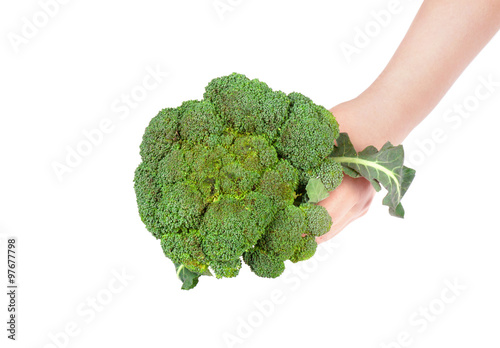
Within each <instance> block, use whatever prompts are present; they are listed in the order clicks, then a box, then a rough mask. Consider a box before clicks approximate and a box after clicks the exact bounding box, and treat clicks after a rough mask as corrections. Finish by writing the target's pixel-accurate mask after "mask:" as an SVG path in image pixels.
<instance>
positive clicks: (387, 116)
mask: <svg viewBox="0 0 500 348" xmlns="http://www.w3.org/2000/svg"><path fill="white" fill-rule="evenodd" d="M499 29H500V0H425V1H424V2H423V4H422V6H421V7H420V10H419V12H418V14H417V16H416V17H415V19H414V21H413V23H412V25H411V27H410V29H409V30H408V32H407V34H406V36H405V38H404V39H403V41H402V42H401V44H400V46H399V47H398V49H397V51H396V52H395V54H394V56H393V57H392V59H391V60H390V61H389V63H388V64H387V66H386V68H385V69H384V71H383V72H382V73H381V74H380V75H379V77H378V78H377V79H376V80H375V81H374V82H373V83H372V85H371V86H370V87H368V88H367V89H366V90H365V91H364V92H363V93H361V95H359V96H358V97H357V98H355V99H353V100H350V101H348V102H345V103H342V104H340V105H337V106H335V107H333V108H332V109H331V110H330V111H331V112H332V113H333V114H334V115H335V117H336V118H337V120H338V122H339V124H340V125H341V129H340V131H341V132H347V133H348V134H349V137H350V139H351V141H352V143H353V145H354V147H355V148H356V150H357V151H361V150H363V149H364V148H365V147H367V146H369V145H373V146H375V147H377V148H381V147H382V146H383V144H384V143H385V142H387V141H390V142H391V143H393V144H395V145H396V144H400V143H401V142H402V141H403V140H404V139H405V138H406V136H407V135H408V134H409V133H410V132H411V130H412V129H413V128H415V127H416V126H417V125H418V124H419V123H420V122H421V121H422V120H423V119H424V118H425V117H426V116H427V115H428V114H429V113H430V112H431V111H432V110H433V109H434V107H435V106H436V105H437V104H438V103H439V101H440V100H441V98H442V97H443V96H444V95H445V94H446V92H447V91H448V90H449V89H450V87H451V86H452V85H453V83H454V82H455V81H456V79H457V78H458V77H459V76H460V74H461V73H462V72H463V71H464V69H465V68H466V67H467V66H468V65H469V63H470V62H471V61H472V60H473V59H474V57H476V55H477V54H478V53H479V52H480V51H481V50H482V48H483V47H484V46H485V45H486V44H487V43H488V42H489V41H490V39H491V38H492V37H493V36H494V35H495V33H496V32H497V31H498V30H499ZM374 195H375V190H374V189H373V188H372V186H371V184H370V183H369V182H368V181H367V180H365V179H363V178H359V179H352V178H350V177H347V176H346V177H344V181H343V182H342V184H341V185H340V186H339V187H338V188H337V189H336V190H335V191H333V192H331V193H330V196H329V197H328V198H327V199H325V200H323V201H322V202H320V203H319V204H320V205H322V206H324V207H325V208H326V209H327V210H328V212H329V213H330V215H331V216H332V220H333V225H332V228H331V230H330V232H328V233H327V234H325V235H323V236H321V237H318V238H317V239H316V241H317V242H318V243H323V242H325V241H327V240H329V239H331V238H333V237H334V236H335V235H337V234H338V233H339V232H340V231H342V230H343V229H344V228H345V227H346V226H347V225H349V224H350V223H351V222H352V221H354V220H356V219H358V218H359V217H361V216H363V215H365V214H366V212H367V211H368V209H369V207H370V204H371V201H372V199H373V197H374Z"/></svg>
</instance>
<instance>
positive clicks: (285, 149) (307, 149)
mask: <svg viewBox="0 0 500 348" xmlns="http://www.w3.org/2000/svg"><path fill="white" fill-rule="evenodd" d="M288 97H289V99H290V101H291V106H290V114H289V117H288V119H287V120H286V122H285V123H284V125H283V129H282V131H281V136H280V138H279V141H278V150H279V154H280V155H281V156H283V157H284V158H287V159H289V160H290V162H291V163H292V164H293V165H294V166H295V167H297V168H300V169H302V170H308V169H311V168H314V167H317V166H319V165H320V164H321V162H322V161H323V160H324V159H325V158H326V157H327V156H328V155H329V154H330V153H331V152H332V149H333V147H334V145H335V139H336V138H337V137H338V135H339V125H338V123H337V121H336V120H335V117H333V115H332V113H331V112H330V111H328V110H327V109H325V108H324V107H322V106H319V105H316V104H314V103H313V102H312V101H311V99H309V98H307V97H305V96H303V95H302V94H300V93H291V94H290V95H289V96H288Z"/></svg>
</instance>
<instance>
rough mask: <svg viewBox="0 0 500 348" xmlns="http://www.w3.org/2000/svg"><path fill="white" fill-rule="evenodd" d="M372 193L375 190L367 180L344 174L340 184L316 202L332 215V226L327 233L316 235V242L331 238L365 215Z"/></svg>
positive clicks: (373, 193)
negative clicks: (323, 198)
mask: <svg viewBox="0 0 500 348" xmlns="http://www.w3.org/2000/svg"><path fill="white" fill-rule="evenodd" d="M374 195H375V190H374V189H373V187H372V185H371V184H370V183H369V182H368V181H367V180H365V179H353V178H351V177H348V176H345V177H344V180H343V182H342V184H341V185H340V186H339V187H338V188H337V189H336V190H335V191H333V192H331V193H330V196H329V197H328V198H326V199H325V200H323V201H321V202H320V203H318V204H319V205H321V206H323V207H325V208H326V210H327V211H328V213H329V214H330V216H331V217H332V227H331V229H330V231H329V232H328V233H326V234H325V235H323V236H321V237H317V238H316V242H317V243H318V244H320V243H324V242H326V241H328V240H330V239H332V238H333V237H335V236H336V235H337V234H339V233H340V232H341V231H342V230H343V229H344V228H345V227H346V226H347V225H349V224H350V223H351V222H353V221H354V220H356V219H358V218H359V217H361V216H363V215H365V214H366V213H367V212H368V208H369V207H370V204H371V202H372V200H373V197H374Z"/></svg>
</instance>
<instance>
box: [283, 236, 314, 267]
mask: <svg viewBox="0 0 500 348" xmlns="http://www.w3.org/2000/svg"><path fill="white" fill-rule="evenodd" d="M317 247H318V243H316V239H315V238H314V236H311V235H308V236H305V237H302V239H301V240H300V242H299V244H298V245H297V247H296V249H295V252H294V254H293V256H292V257H290V261H292V262H294V263H297V262H299V261H305V260H307V259H310V258H311V257H313V255H314V253H315V252H316V249H317Z"/></svg>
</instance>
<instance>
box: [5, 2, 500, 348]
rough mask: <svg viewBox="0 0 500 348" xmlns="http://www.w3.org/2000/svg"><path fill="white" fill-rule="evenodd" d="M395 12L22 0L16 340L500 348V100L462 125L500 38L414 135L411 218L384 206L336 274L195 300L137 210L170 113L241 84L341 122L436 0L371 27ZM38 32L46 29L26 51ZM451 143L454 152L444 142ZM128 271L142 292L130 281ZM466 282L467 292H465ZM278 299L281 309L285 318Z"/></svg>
mask: <svg viewBox="0 0 500 348" xmlns="http://www.w3.org/2000/svg"><path fill="white" fill-rule="evenodd" d="M389 2H390V1H389V0H386V1H378V0H377V1H373V0H358V1H307V2H306V1H303V0H302V1H296V0H286V1H285V0H279V1H278V0H276V1H264V0H251V1H250V0H243V1H235V0H233V1H229V3H232V4H233V5H231V6H232V11H230V12H226V13H224V15H223V16H222V17H221V16H219V15H218V13H217V11H216V10H215V9H214V7H213V0H191V1H152V0H145V1H118V0H111V1H96V0H87V1H76V0H74V1H69V2H67V3H66V4H61V5H59V9H58V10H57V13H53V16H52V17H47V16H46V17H47V18H48V21H47V23H44V21H43V19H44V16H43V15H40V11H42V8H41V6H40V4H39V3H38V2H37V1H34V0H30V1H9V2H7V1H3V2H2V5H0V23H1V34H2V40H1V41H0V52H1V55H0V59H1V63H2V64H1V65H0V81H1V82H0V92H1V93H0V100H1V102H0V115H1V118H0V120H1V121H0V122H1V123H0V154H1V159H2V166H1V170H0V197H1V199H0V232H1V234H0V237H1V245H0V248H1V249H0V250H1V251H0V275H1V282H0V284H1V287H2V288H1V291H0V293H1V294H2V295H1V300H0V322H1V323H2V324H1V325H0V336H1V337H0V345H1V346H2V347H23V348H24V347H40V348H41V347H47V348H48V347H51V348H52V347H55V346H56V345H55V344H54V343H53V341H54V339H51V338H50V337H51V335H53V336H54V335H55V337H57V338H56V339H55V340H56V341H58V342H59V343H58V344H59V346H60V347H72V348H73V347H74V348H77V347H226V346H231V345H228V344H226V342H225V338H226V339H227V337H229V336H227V335H228V334H230V335H233V336H231V337H232V338H233V339H236V338H238V339H239V338H241V336H245V338H242V339H241V341H237V342H238V343H236V344H234V345H233V346H235V347H274V346H280V347H305V346H308V347H345V348H347V347H383V346H384V344H387V346H388V347H399V346H401V345H395V344H392V345H389V344H390V343H391V342H393V341H395V340H396V339H397V338H398V336H401V337H403V339H402V340H403V343H405V344H406V347H408V346H411V347H427V348H430V347H443V346H444V347H478V346H488V347H498V346H499V345H500V337H499V336H498V327H500V316H499V315H498V313H499V311H500V298H499V294H500V280H499V271H498V265H499V264H500V253H499V252H498V245H499V242H500V237H499V232H500V231H499V224H498V207H499V204H498V200H497V197H498V195H499V194H500V189H499V185H498V183H497V179H496V178H497V175H498V173H499V169H500V167H499V164H498V163H499V162H498V151H497V149H496V148H497V140H495V139H496V138H497V137H498V128H499V127H500V117H499V110H500V87H498V86H497V87H496V89H495V90H494V91H493V93H492V94H491V96H490V97H489V98H487V99H486V100H483V101H480V103H479V105H478V107H477V108H476V109H475V110H474V111H473V112H472V113H471V115H470V117H469V118H467V119H465V120H463V122H462V123H461V124H460V126H458V127H454V126H455V124H454V123H450V122H447V121H446V120H445V119H444V118H443V114H444V113H445V112H446V110H447V109H449V108H452V107H453V106H454V105H455V104H461V103H464V101H465V100H469V102H470V101H471V100H472V99H471V98H474V90H475V88H476V86H478V85H479V83H480V82H479V78H480V77H482V78H487V77H488V76H490V75H491V77H492V78H493V79H494V80H495V81H500V67H499V65H498V60H499V55H500V37H498V36H497V37H495V38H494V39H493V40H492V41H491V42H490V44H489V45H488V46H487V48H486V49H485V50H483V52H482V53H481V54H480V55H479V56H478V57H477V59H476V60H475V61H474V62H473V63H472V64H471V65H470V66H469V68H468V69H467V70H466V71H465V72H464V74H463V75H462V76H461V78H460V79H459V80H458V81H457V82H456V84H455V85H454V87H453V88H452V89H451V90H450V91H449V93H448V94H447V95H446V97H445V98H444V99H443V100H442V102H441V103H440V105H439V106H438V107H437V108H436V109H435V110H434V111H433V112H432V114H431V115H430V116H429V117H428V118H427V119H426V121H425V122H424V123H422V124H421V125H420V126H419V127H418V128H416V129H415V131H414V132H413V133H412V135H411V136H410V137H409V138H408V139H407V140H406V142H405V148H406V152H407V156H408V158H409V160H410V161H409V162H412V163H411V164H413V166H414V167H415V168H416V169H417V177H416V179H415V181H414V183H413V186H412V188H411V189H410V191H409V192H408V194H407V196H406V197H405V199H404V201H403V203H404V206H405V208H406V211H407V216H406V218H405V219H404V220H399V219H396V218H392V217H390V216H389V215H388V213H387V211H386V207H382V206H381V204H380V203H381V200H382V197H383V195H382V194H379V195H377V197H376V198H375V201H374V204H373V207H372V209H371V211H370V212H369V213H368V214H367V215H366V216H365V217H364V218H363V219H361V220H359V221H357V222H355V223H353V224H352V225H351V226H349V227H348V228H347V229H346V230H345V231H344V232H342V233H341V235H340V236H338V237H337V238H335V240H334V241H332V242H330V243H329V247H327V248H322V249H321V250H322V252H321V256H322V257H320V259H321V260H319V259H318V258H315V259H313V260H312V261H309V262H308V263H307V264H306V265H303V264H297V265H288V266H289V268H290V270H294V271H295V272H302V273H300V274H301V275H302V277H303V278H304V279H302V278H300V276H299V275H298V273H296V274H292V273H290V274H288V275H287V276H283V277H281V278H278V279H276V280H269V279H262V278H258V277H257V276H255V275H253V274H252V273H251V272H250V271H249V270H248V268H247V267H246V266H244V268H243V269H242V271H241V273H240V276H239V277H237V278H235V279H224V280H217V279H202V281H201V282H200V284H199V285H198V287H197V288H196V289H195V290H192V291H188V292H186V291H181V290H180V282H179V281H178V280H177V279H176V277H175V274H174V267H173V265H172V264H171V262H170V261H169V260H168V259H166V258H165V257H164V256H163V253H162V250H161V248H160V245H159V242H158V241H157V240H155V239H154V238H153V237H152V236H151V235H150V234H149V233H148V232H147V231H146V229H145V227H144V225H143V224H142V222H141V221H140V218H139V216H138V213H137V207H136V202H135V194H134V191H133V182H132V180H133V173H134V170H135V168H136V166H137V165H138V164H139V162H140V157H139V151H138V150H139V144H140V142H141V138H142V134H143V132H144V128H145V127H146V126H147V124H148V123H149V120H150V119H151V118H152V117H153V116H155V115H156V113H157V112H158V111H159V110H160V109H162V108H164V107H176V106H178V105H179V104H180V103H181V102H182V101H183V100H188V99H199V98H201V97H202V94H203V88H204V86H205V85H206V84H207V83H208V82H209V81H210V80H211V79H212V78H214V77H217V76H221V75H225V74H229V73H232V72H240V73H244V74H246V75H247V76H249V77H251V78H259V79H261V80H263V81H265V82H267V83H268V84H269V85H270V86H271V87H272V88H274V89H279V90H283V91H284V92H287V93H288V92H292V91H300V92H302V93H304V94H306V95H308V96H309V97H311V98H312V99H313V100H314V101H316V102H317V103H319V104H322V105H324V106H326V107H328V108H329V107H332V106H334V105H335V104H337V103H340V102H342V101H345V100H348V99H350V98H353V97H355V96H356V95H357V94H358V93H360V92H361V91H362V90H363V89H364V88H366V87H367V86H368V85H369V84H370V83H371V82H372V81H373V79H374V78H375V77H376V76H377V75H378V73H379V72H380V71H381V69H383V67H384V66H385V64H386V63H387V61H388V60H389V58H390V57H391V55H392V53H393V52H394V50H395V49H396V47H397V45H398V43H399V42H400V40H401V39H402V38H403V36H404V33H405V32H406V30H407V29H408V27H409V25H410V23H411V20H412V18H413V17H414V15H415V14H416V11H417V9H418V7H419V5H420V4H421V1H410V0H401V2H400V5H399V7H398V8H399V12H398V13H396V14H393V15H392V16H391V18H390V20H389V23H387V24H386V26H385V27H381V26H380V25H379V26H378V27H379V29H380V30H379V31H377V28H376V25H375V26H373V27H370V24H369V23H370V22H371V21H373V20H374V19H373V14H372V11H382V10H385V9H387V8H388V6H389ZM223 3H227V1H226V0H224V1H223ZM53 11H55V10H54V9H53ZM33 16H35V17H36V19H33ZM37 16H39V18H38V17H37ZM40 16H41V17H40ZM23 18H26V19H27V20H28V21H30V22H31V23H33V21H34V20H38V22H37V23H38V25H39V28H35V29H36V32H35V33H34V34H33V35H31V36H32V37H30V38H28V39H25V40H24V41H23V42H22V43H20V44H19V45H14V44H12V42H11V41H12V38H13V37H14V36H13V35H18V36H21V35H22V30H23V27H25V26H27V24H26V22H24V20H23ZM367 25H368V27H369V28H371V30H372V31H371V32H370V34H371V35H372V37H371V38H370V40H369V42H368V43H367V44H366V47H364V48H362V49H360V50H359V51H358V53H356V54H353V55H352V56H351V57H350V58H351V59H350V61H348V59H346V56H345V55H344V54H343V53H342V51H341V48H340V46H341V44H342V43H346V44H351V45H353V44H354V43H353V42H354V41H353V39H354V36H355V34H356V32H357V31H356V30H357V29H356V28H359V29H360V30H365V27H366V26H367ZM32 29H33V28H32ZM24 30H25V31H26V30H27V29H26V28H24ZM148 68H150V69H160V70H161V71H169V72H170V75H169V76H168V77H163V78H162V82H161V83H158V84H157V86H156V88H152V90H151V91H148V92H147V96H145V98H143V99H144V100H142V101H140V102H138V103H137V106H136V107H135V108H131V107H130V108H129V111H130V112H129V114H128V115H127V117H123V116H124V113H125V111H123V110H124V109H123V108H122V109H121V110H122V112H121V113H120V112H117V110H116V107H117V106H122V107H123V105H124V104H120V97H121V95H122V94H125V95H127V94H130V93H131V91H134V90H135V91H138V90H139V89H140V86H141V85H142V81H143V79H144V78H145V77H146V76H147V75H148V70H147V69H148ZM467 98H469V99H467ZM472 101H473V100H472ZM117 103H118V104H117ZM113 107H115V108H113ZM121 116H122V117H121ZM103 119H110V120H111V122H112V131H111V132H109V133H108V134H105V135H104V136H103V139H102V141H101V143H99V144H98V145H94V146H93V147H92V149H91V150H90V151H89V152H90V153H89V154H88V155H87V156H84V157H83V159H82V160H81V163H80V164H78V165H76V166H75V167H74V168H72V171H71V172H70V173H66V174H64V175H63V177H62V180H58V177H57V176H56V174H55V172H54V170H53V165H54V163H55V162H59V163H63V164H64V163H65V158H66V156H67V153H68V151H69V150H68V148H71V149H75V148H76V147H77V146H78V144H80V143H81V142H82V141H84V140H85V139H86V138H85V137H84V135H83V131H91V130H93V129H96V128H98V127H99V124H100V122H102V120H103ZM436 129H442V130H443V131H444V132H445V134H446V136H445V137H446V140H445V141H443V142H442V143H440V144H437V145H435V146H434V147H432V146H430V145H429V139H430V138H431V136H432V134H433V132H435V130H436ZM419 143H420V144H422V143H425V144H427V146H428V147H427V152H426V153H424V152H423V151H422V150H421V147H419V145H418V144H419ZM8 236H15V237H17V238H18V268H17V271H18V277H19V278H18V283H19V290H18V291H19V297H18V303H19V307H18V310H19V312H18V320H19V322H18V340H17V341H16V342H15V343H14V342H11V341H10V340H7V338H6V336H7V332H6V330H5V329H6V324H5V322H6V321H7V297H6V296H5V294H4V293H5V292H6V285H7V284H6V238H7V237H8ZM114 272H115V273H114ZM116 272H118V273H122V272H125V273H126V274H127V277H129V278H133V279H128V280H125V281H123V284H122V283H120V282H115V280H114V279H115V277H116V275H115V274H116ZM290 272H291V271H290ZM305 278H307V279H305ZM447 282H458V283H459V284H460V290H458V291H457V293H458V295H453V293H452V292H450V291H448V290H446V289H447V285H446V283H447ZM110 285H111V288H112V289H114V291H115V293H114V294H112V293H111V292H110V290H109V287H110ZM462 287H465V289H463V288H462ZM276 293H278V294H281V295H280V296H281V297H280V299H281V301H279V303H275V304H273V305H272V306H271V305H269V301H270V300H271V299H272V298H274V295H272V294H276ZM442 293H444V294H445V295H447V296H448V297H446V298H447V299H448V302H449V303H446V304H444V306H443V303H444V302H442V299H441V296H442ZM110 294H111V297H110V296H109V295H110ZM92 297H94V298H95V297H97V298H99V300H98V301H101V303H100V304H99V302H98V305H99V307H97V308H99V310H100V311H99V312H98V311H97V310H96V309H95V310H93V309H90V308H92V307H89V304H88V302H87V301H88V300H89V298H92ZM450 298H451V299H452V300H450ZM256 302H258V303H264V304H263V305H262V306H264V307H265V309H264V314H262V313H261V311H262V310H260V311H259V309H258V308H259V306H258V305H256V304H255V303H256ZM103 303H104V304H103ZM429 306H431V307H432V309H431V311H434V314H436V313H438V314H437V315H433V317H432V320H430V319H425V320H423V319H422V318H423V317H421V316H420V315H419V314H418V310H419V308H426V307H429ZM82 310H83V311H84V312H83V313H85V314H83V313H82ZM415 313H416V314H415ZM431 313H432V312H431ZM412 318H413V320H417V319H418V320H420V321H418V322H417V323H418V324H417V323H416V322H415V321H411V320H412ZM422 320H423V321H422ZM249 321H250V324H251V325H252V327H250V330H248V327H247V330H246V331H245V332H242V330H243V329H242V327H243V326H244V324H242V323H243V322H245V323H247V324H248V323H249ZM68 326H69V331H70V332H71V333H72V334H73V336H71V337H69V338H67V336H66V335H67V334H66V333H64V334H63V333H62V332H64V330H66V329H67V328H68ZM238 329H239V331H238ZM243 331H244V330H243ZM405 332H406V333H407V334H406V336H405ZM401 337H400V338H401Z"/></svg>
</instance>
